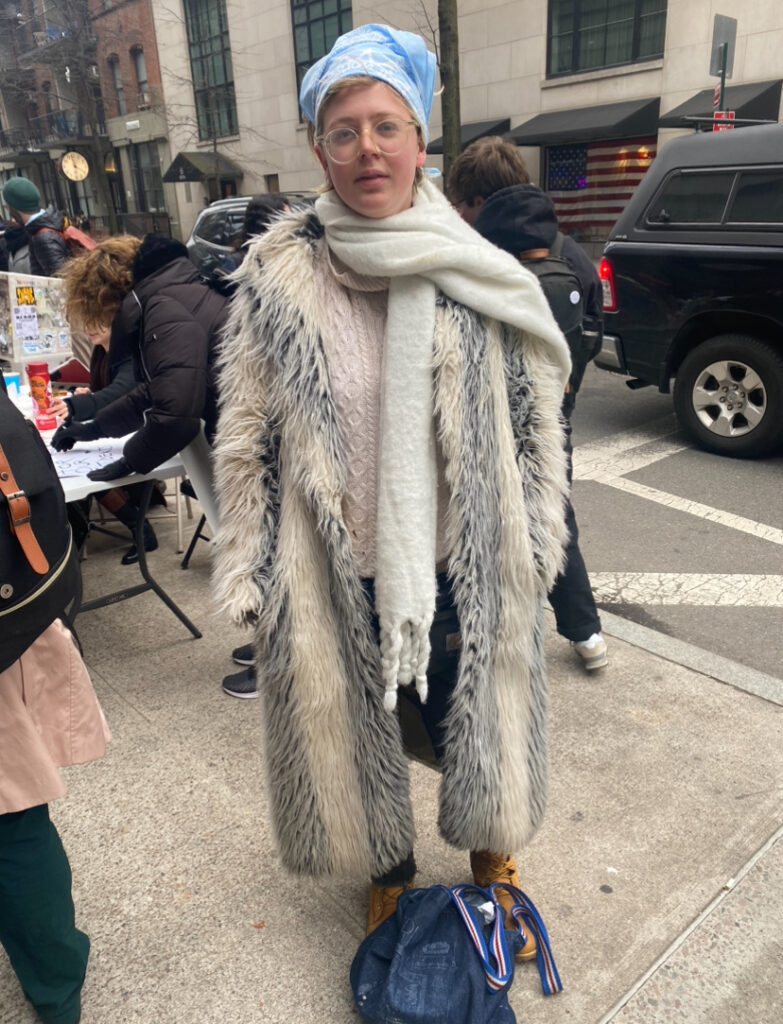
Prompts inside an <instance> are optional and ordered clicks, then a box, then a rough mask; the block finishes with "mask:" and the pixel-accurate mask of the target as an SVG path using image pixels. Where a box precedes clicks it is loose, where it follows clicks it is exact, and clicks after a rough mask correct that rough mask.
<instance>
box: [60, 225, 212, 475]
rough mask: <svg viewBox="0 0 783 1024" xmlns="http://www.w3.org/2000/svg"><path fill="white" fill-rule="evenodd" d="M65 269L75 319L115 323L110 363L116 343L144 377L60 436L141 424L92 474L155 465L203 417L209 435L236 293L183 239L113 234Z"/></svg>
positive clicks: (111, 433)
mask: <svg viewBox="0 0 783 1024" xmlns="http://www.w3.org/2000/svg"><path fill="white" fill-rule="evenodd" d="M63 276H64V280H65V291H66V311H67V315H68V317H69V320H71V321H72V322H74V321H75V322H77V323H79V324H83V325H91V324H92V325H96V324H100V325H102V326H104V327H106V326H108V328H109V330H110V335H111V336H110V342H109V356H108V359H109V363H110V364H111V362H112V352H113V351H114V352H118V353H129V354H130V358H131V360H132V365H133V370H134V375H135V378H136V380H135V383H134V386H133V387H132V388H131V389H130V390H129V391H127V393H125V394H123V395H120V396H118V397H116V398H114V400H113V401H111V402H110V403H109V404H108V405H103V406H102V407H101V408H95V409H93V408H89V409H86V410H85V411H84V415H85V416H88V415H89V416H90V417H91V418H90V419H89V422H83V421H81V420H79V419H77V418H75V416H72V418H71V419H70V420H69V421H68V422H66V423H63V424H62V426H60V427H59V428H58V430H57V432H56V433H55V435H54V437H53V438H52V445H53V446H54V447H55V448H57V449H58V450H62V449H67V448H71V447H72V446H73V444H74V442H75V441H77V440H94V439H96V438H99V437H124V436H125V435H126V434H130V433H133V436H132V437H130V438H129V439H128V441H127V442H126V443H125V446H124V449H123V455H122V457H121V458H120V459H117V460H116V461H115V462H112V463H110V464H109V465H108V466H103V467H101V468H100V469H96V470H93V471H92V472H91V473H90V474H89V475H90V477H91V479H93V480H115V479H117V478H118V477H123V476H128V475H130V474H132V473H149V472H151V470H153V469H154V468H155V467H156V466H159V465H160V464H161V463H163V462H165V461H166V460H167V459H169V458H171V457H172V456H173V455H175V454H176V453H177V452H179V451H181V450H182V449H183V448H184V447H185V446H186V445H188V444H189V443H190V442H191V441H192V440H193V439H194V438H195V437H196V436H197V435H198V433H199V431H200V429H201V422H202V420H203V421H204V423H205V430H206V434H207V437H208V438H210V439H211V437H212V436H213V434H214V431H215V426H216V421H217V385H216V371H215V365H214V364H215V356H216V351H217V346H218V341H219V337H220V332H221V329H222V327H223V324H224V321H225V319H226V315H227V304H228V300H227V298H226V297H225V296H223V295H220V294H218V293H217V292H216V291H215V290H214V289H212V288H210V287H209V286H208V285H207V284H205V283H204V281H203V280H202V278H201V276H200V275H199V273H198V271H197V270H196V268H195V267H194V266H193V264H192V263H191V261H190V259H189V258H188V252H187V249H186V248H185V246H184V245H182V243H181V242H177V241H175V240H174V239H170V238H160V237H158V236H156V235H146V236H145V238H144V239H142V240H141V241H139V240H138V239H136V238H131V237H130V236H119V237H118V238H107V239H105V240H104V241H102V242H99V243H98V245H97V246H96V247H95V249H93V250H91V251H90V252H89V253H87V254H86V255H85V256H82V257H80V258H79V259H78V260H73V261H72V262H71V264H70V265H69V266H68V267H67V269H66V271H65V273H64V275H63ZM89 397H90V396H75V397H74V399H71V400H70V404H71V405H73V403H74V401H75V400H76V399H78V398H84V399H86V402H85V405H87V403H88V402H89ZM73 411H75V410H73ZM80 415H82V413H81V412H80Z"/></svg>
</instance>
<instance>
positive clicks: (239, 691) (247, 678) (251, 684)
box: [223, 665, 258, 700]
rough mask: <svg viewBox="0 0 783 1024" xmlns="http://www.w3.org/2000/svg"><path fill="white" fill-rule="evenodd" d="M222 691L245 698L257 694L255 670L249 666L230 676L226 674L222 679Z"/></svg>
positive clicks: (231, 695)
mask: <svg viewBox="0 0 783 1024" xmlns="http://www.w3.org/2000/svg"><path fill="white" fill-rule="evenodd" d="M223 693H227V694H228V695H229V697H243V698H244V699H245V700H247V699H248V698H250V697H257V696H258V682H257V680H256V670H255V669H254V668H253V667H252V665H251V666H250V668H244V669H242V671H241V672H235V673H234V674H233V675H231V676H226V678H225V679H224V680H223Z"/></svg>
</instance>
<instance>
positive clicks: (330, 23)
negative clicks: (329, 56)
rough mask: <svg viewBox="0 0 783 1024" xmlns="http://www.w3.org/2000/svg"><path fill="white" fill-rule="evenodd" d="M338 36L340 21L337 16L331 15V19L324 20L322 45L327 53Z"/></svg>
mask: <svg viewBox="0 0 783 1024" xmlns="http://www.w3.org/2000/svg"><path fill="white" fill-rule="evenodd" d="M339 35H340V19H339V18H338V17H337V15H336V14H335V15H333V16H332V17H331V18H324V45H325V47H326V50H325V51H324V52H328V51H329V50H331V48H332V46H333V45H334V43H335V41H336V40H337V37H338V36H339Z"/></svg>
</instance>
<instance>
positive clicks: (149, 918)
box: [0, 519, 783, 1024]
mask: <svg viewBox="0 0 783 1024" xmlns="http://www.w3.org/2000/svg"><path fill="white" fill-rule="evenodd" d="M156 530H157V532H158V536H159V539H160V541H161V545H160V548H159V550H158V551H157V552H155V553H154V554H153V555H151V556H150V564H151V566H152V571H153V573H155V574H156V576H157V577H158V578H159V579H160V581H161V582H162V583H163V585H164V586H165V587H166V588H167V589H168V590H169V592H170V593H171V595H172V597H173V598H174V600H175V601H177V603H178V604H180V605H181V607H182V609H183V610H184V611H185V613H186V614H187V615H188V616H190V617H191V618H192V619H193V621H194V622H195V623H196V624H197V625H198V626H199V628H200V629H201V630H202V631H203V634H204V636H203V638H202V639H200V640H194V639H192V638H191V637H190V636H189V634H188V633H187V631H186V630H185V628H184V627H183V626H182V625H181V623H179V622H178V621H177V619H176V618H175V617H174V616H173V615H172V614H171V613H170V612H169V611H168V610H167V609H166V608H165V607H164V606H163V605H162V604H161V603H160V602H159V601H158V600H157V599H156V598H155V597H154V596H153V595H151V594H146V595H143V596H141V597H137V598H134V599H133V600H132V601H128V602H125V603H123V604H121V605H115V606H112V607H108V608H104V609H100V610H98V611H95V612H90V613H86V614H84V615H83V616H81V617H80V618H79V619H78V620H77V628H78V629H79V633H80V636H81V639H82V642H83V644H84V650H85V658H86V661H87V663H88V665H89V667H90V671H91V674H92V678H93V681H94V684H95V687H96V690H97V691H98V695H99V697H100V699H101V702H102V704H103V707H104V710H105V712H106V716H107V718H108V721H109V724H110V727H111V729H112V732H113V734H114V740H113V742H112V744H111V746H110V749H109V753H108V755H107V757H106V758H105V759H104V760H103V761H100V762H97V763H95V764H93V765H88V766H86V767H82V768H75V769H69V770H68V771H67V772H66V776H67V783H68V788H69V793H68V796H67V797H66V798H65V799H64V800H62V801H59V802H58V803H56V804H54V805H53V807H52V815H53V818H54V820H55V821H56V823H57V825H58V828H59V829H60V832H61V835H62V838H63V842H64V844H65V847H66V849H67V851H68V854H69V857H70V861H71V865H72V868H73V873H74V890H75V899H76V906H77V921H78V923H79V924H80V926H81V927H82V928H83V929H84V930H85V931H87V932H88V933H89V935H90V937H91V939H92V954H91V959H90V967H89V972H88V976H87V982H86V985H85V988H84V994H83V1002H84V1014H83V1018H82V1019H83V1024H125V1022H128V1024H130V1022H139V1024H157V1022H160V1024H358V1021H359V1017H358V1014H356V1013H355V1012H354V1010H353V1008H352V1003H351V994H350V988H349V985H348V969H349V966H350V962H351V959H352V956H353V953H354V951H355V949H356V947H357V945H358V943H359V941H360V940H361V938H362V936H363V920H364V913H365V886H364V885H363V884H362V883H361V882H359V881H347V882H340V883H337V882H311V881H303V880H296V879H292V878H291V877H289V876H287V875H286V874H284V872H283V871H282V870H281V868H280V866H279V863H278V860H277V857H276V854H275V852H274V844H273V841H272V837H271V835H270V828H269V823H268V812H267V805H266V800H265V796H264V787H263V780H262V774H261V762H260V742H261V740H260V735H261V729H260V712H261V708H260V704H261V702H260V701H257V700H256V701H240V700H235V699H232V698H230V697H227V696H225V695H224V694H223V693H222V692H221V690H220V685H219V684H220V679H221V678H222V676H224V675H225V674H227V673H228V672H231V671H233V670H234V667H233V666H232V663H231V662H230V651H231V649H232V647H234V646H235V645H237V644H238V643H242V642H244V641H245V640H246V639H247V638H246V637H245V636H244V635H243V634H241V633H239V632H238V631H236V630H234V629H232V628H231V627H229V626H227V625H226V623H225V622H224V621H218V620H217V619H216V618H215V617H214V616H213V614H212V612H211V606H210V597H209V549H208V547H207V545H206V544H199V545H198V546H197V548H196V552H195V554H194V556H193V559H192V562H191V567H190V569H188V570H187V571H182V570H181V569H180V568H179V558H180V557H181V556H178V555H176V554H175V552H174V545H175V524H174V520H173V519H167V520H164V521H159V522H157V523H156ZM110 543H111V542H110V541H108V540H107V539H104V538H95V539H94V540H92V541H91V542H90V553H89V559H88V561H87V563H86V564H85V566H84V569H85V573H84V575H85V596H86V597H89V596H91V595H92V594H93V593H94V591H95V590H96V589H97V588H99V587H101V586H105V581H106V580H111V581H113V582H114V583H115V584H116V582H117V581H118V580H123V581H124V579H125V576H124V574H126V573H128V572H131V573H134V572H135V570H133V569H127V568H122V567H121V566H120V565H119V558H120V554H121V550H122V549H118V548H117V547H116V546H112V547H109V546H108V545H109V544H110ZM134 582H135V580H134ZM608 619H609V620H610V622H609V626H608V628H607V629H606V630H605V632H606V633H607V635H608V639H609V643H610V664H609V667H608V668H607V669H605V670H604V671H603V672H602V673H599V674H598V675H597V676H594V677H587V676H586V675H585V674H584V673H583V672H582V670H581V668H580V666H578V665H577V664H575V662H574V659H573V655H572V653H571V651H570V650H569V648H568V645H567V644H566V643H565V642H564V641H563V640H561V639H560V638H558V637H557V636H556V635H555V634H554V632H553V631H552V632H551V633H550V636H549V638H548V654H549V672H550V683H551V695H552V696H551V733H550V735H551V792H550V799H549V808H548V813H547V817H546V820H545V823H544V825H543V827H542V829H541V830H540V832H539V834H538V836H537V837H536V839H535V841H534V842H533V844H532V845H531V846H530V848H529V849H528V850H527V851H525V852H524V853H523V854H522V855H521V856H520V857H519V862H520V875H521V877H522V886H523V888H524V889H525V890H526V892H527V893H528V894H529V895H530V897H531V898H532V899H533V900H534V902H535V903H536V904H537V906H538V907H539V909H540V911H541V912H542V915H543V917H544V920H545V921H546V923H547V926H548V928H549V932H550V936H551V939H552V948H553V951H554V954H555V957H556V960H557V964H558V968H559V970H560V975H561V977H562V979H563V983H564V986H565V990H564V992H563V993H562V994H560V995H558V996H556V997H551V998H546V999H545V998H544V997H543V996H542V995H541V990H540V986H539V981H538V975H537V972H536V970H535V967H533V966H529V965H526V966H522V967H520V968H518V970H517V975H516V978H515V981H514V985H513V988H512V991H511V1003H512V1005H513V1007H514V1009H515V1011H516V1013H517V1017H518V1019H519V1021H520V1024H523V1022H527V1021H536V1022H537V1024H538V1022H540V1024H565V1022H569V1024H599V1022H601V1024H605V1022H606V1024H608V1022H609V1021H613V1020H614V1021H618V1022H622V1024H664V1022H666V1024H680V1022H682V1024H696V1022H705V1024H707V1022H709V1024H776V1022H777V1021H779V1020H781V1019H783V1005H781V1002H782V997H781V983H780V979H781V968H780V964H781V963H782V962H783V933H782V932H781V926H780V921H781V920H783V842H781V841H779V836H780V835H781V832H782V831H783V828H782V826H783V810H782V807H783V796H782V790H781V779H782V778H783V744H781V742H780V739H781V704H783V682H781V683H780V684H779V686H778V688H777V689H776V688H775V685H774V683H771V684H770V686H769V687H768V688H767V690H766V691H764V692H762V693H761V695H759V690H758V687H757V688H756V692H755V693H748V692H745V691H743V690H742V689H738V688H737V687H736V686H732V685H728V684H727V683H726V682H719V681H717V680H716V679H715V678H713V677H712V676H711V675H709V674H705V672H703V671H697V670H695V669H694V668H692V667H685V665H684V664H678V663H677V662H676V660H674V661H673V660H670V658H671V657H672V655H671V653H668V654H667V655H666V656H661V654H659V653H651V652H650V651H648V650H646V649H644V647H643V646H639V645H638V643H639V641H638V638H637V637H636V636H632V635H630V634H629V636H630V639H631V640H633V642H629V640H628V639H623V636H624V634H625V629H624V626H623V622H622V620H617V619H615V618H614V617H613V616H609V617H608ZM681 660H682V659H681ZM718 675H719V677H720V674H719V673H718ZM739 676H740V677H741V673H739ZM411 772H412V786H413V795H414V806H415V808H416V814H417V826H418V830H419V842H418V845H417V850H416V854H417V860H418V862H419V867H420V875H419V882H420V884H422V885H429V884H431V883H434V882H444V883H447V884H454V883H456V882H458V881H463V880H467V878H468V868H467V854H464V853H460V852H459V851H455V850H452V849H451V848H450V847H447V846H446V845H445V844H444V843H443V842H442V840H441V839H440V838H439V836H438V834H437V829H436V826H435V820H436V811H435V807H436V798H437V783H438V780H437V777H436V776H435V774H434V773H432V772H430V771H428V770H426V769H424V768H422V767H420V766H418V765H414V766H412V770H411ZM35 1019H36V1018H35V1016H34V1014H33V1013H32V1011H31V1010H29V1009H28V1008H27V1007H26V1006H25V1005H24V1001H23V998H22V996H21V994H20V991H19V988H18V985H17V983H16V980H15V978H14V977H13V975H12V973H11V970H10V967H9V965H8V962H7V959H6V958H5V956H4V954H3V953H2V952H1V951H0V1024H28V1022H33V1021H34V1020H35Z"/></svg>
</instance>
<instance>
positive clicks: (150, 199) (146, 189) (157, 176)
mask: <svg viewBox="0 0 783 1024" xmlns="http://www.w3.org/2000/svg"><path fill="white" fill-rule="evenodd" d="M129 148H130V162H131V173H132V175H133V183H134V185H135V191H136V206H137V207H138V210H139V212H140V213H158V212H161V213H162V212H163V211H165V209H166V204H165V200H164V198H163V178H162V176H161V173H160V157H159V156H158V147H157V145H156V143H154V142H136V143H133V144H132V145H131V146H130V147H129Z"/></svg>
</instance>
